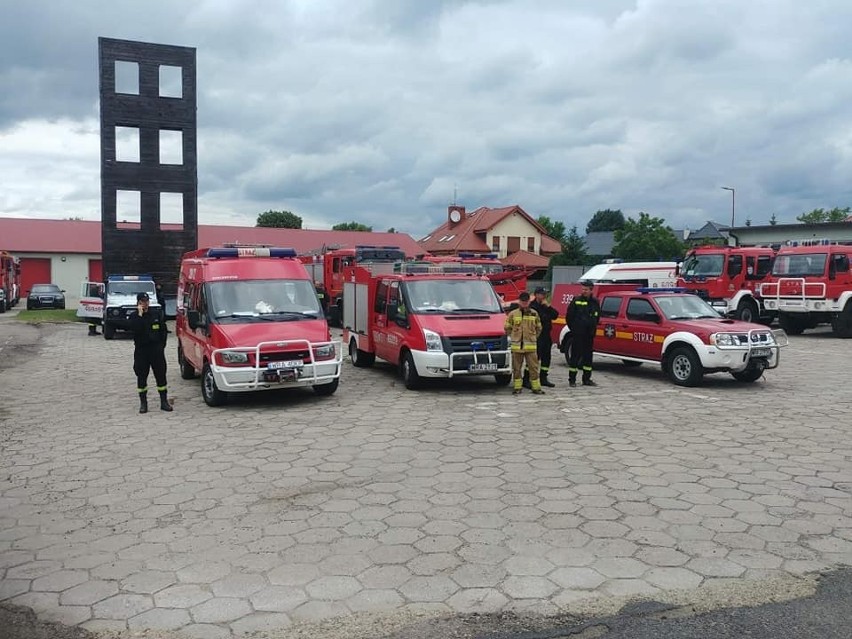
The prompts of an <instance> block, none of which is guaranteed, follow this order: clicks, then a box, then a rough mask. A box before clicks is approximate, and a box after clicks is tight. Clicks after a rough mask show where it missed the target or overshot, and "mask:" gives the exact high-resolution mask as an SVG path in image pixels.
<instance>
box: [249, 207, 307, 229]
mask: <svg viewBox="0 0 852 639" xmlns="http://www.w3.org/2000/svg"><path fill="white" fill-rule="evenodd" d="M255 226H263V227H266V228H276V229H300V228H302V218H301V217H299V216H298V215H296V214H295V213H291V212H290V211H265V212H264V213H261V214H260V215H258V216H257V224H256V225H255Z"/></svg>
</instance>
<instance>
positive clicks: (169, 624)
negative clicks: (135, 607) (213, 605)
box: [127, 608, 192, 630]
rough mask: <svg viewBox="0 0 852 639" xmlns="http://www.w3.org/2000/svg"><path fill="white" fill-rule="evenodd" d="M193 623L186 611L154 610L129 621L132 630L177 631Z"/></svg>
mask: <svg viewBox="0 0 852 639" xmlns="http://www.w3.org/2000/svg"><path fill="white" fill-rule="evenodd" d="M190 623H192V620H191V619H190V618H189V613H188V612H187V611H186V610H176V609H171V608H154V609H153V610H148V611H147V612H143V613H142V614H141V615H136V616H135V617H132V618H131V619H128V620H127V625H128V627H129V628H130V629H131V630H149V629H150V630H177V629H178V628H181V627H183V626H186V625H188V624H190Z"/></svg>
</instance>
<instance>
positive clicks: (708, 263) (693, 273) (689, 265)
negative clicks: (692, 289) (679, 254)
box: [682, 254, 725, 277]
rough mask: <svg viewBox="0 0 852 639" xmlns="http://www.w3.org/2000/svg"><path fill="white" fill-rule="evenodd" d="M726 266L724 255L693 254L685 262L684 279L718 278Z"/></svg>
mask: <svg viewBox="0 0 852 639" xmlns="http://www.w3.org/2000/svg"><path fill="white" fill-rule="evenodd" d="M724 266H725V256H724V255H720V254H715V255H695V254H692V255H689V256H687V258H686V259H685V260H684V262H683V270H682V272H683V276H684V277H718V276H719V275H721V274H722V268H723V267H724Z"/></svg>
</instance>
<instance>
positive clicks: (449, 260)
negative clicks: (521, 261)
mask: <svg viewBox="0 0 852 639" xmlns="http://www.w3.org/2000/svg"><path fill="white" fill-rule="evenodd" d="M423 260H424V261H426V262H431V263H433V264H436V265H440V266H442V267H444V269H445V270H446V271H447V272H450V271H451V270H452V267H453V265H454V264H463V265H470V266H473V267H474V269H475V271H476V272H477V273H478V274H480V275H484V276H485V277H487V278H488V280H489V281H490V282H491V285H492V286H493V287H494V292H495V293H497V296H498V297H499V298H500V299H501V300H502V301H503V303H504V304H509V303H511V302H514V301H516V300H517V299H518V295H520V294H521V293H522V292H523V291H525V290H527V279H528V278H529V275H530V272H531V271H530V270H528V269H525V268H523V267H519V268H507V267H505V266H504V265H503V264H502V263H501V262H500V260H499V259H498V256H497V253H469V252H461V253H459V254H458V255H427V256H425V257H424V258H423Z"/></svg>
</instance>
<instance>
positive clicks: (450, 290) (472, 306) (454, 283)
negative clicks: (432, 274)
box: [405, 279, 502, 313]
mask: <svg viewBox="0 0 852 639" xmlns="http://www.w3.org/2000/svg"><path fill="white" fill-rule="evenodd" d="M405 290H406V294H407V297H408V303H409V304H410V306H411V312H413V313H456V312H462V313H464V312H468V313H473V312H481V313H501V312H502V310H501V308H500V302H499V301H498V299H497V296H496V295H495V294H494V289H493V288H492V287H491V283H490V282H487V281H483V280H474V279H464V280H462V279H459V280H416V281H407V282H405Z"/></svg>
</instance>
